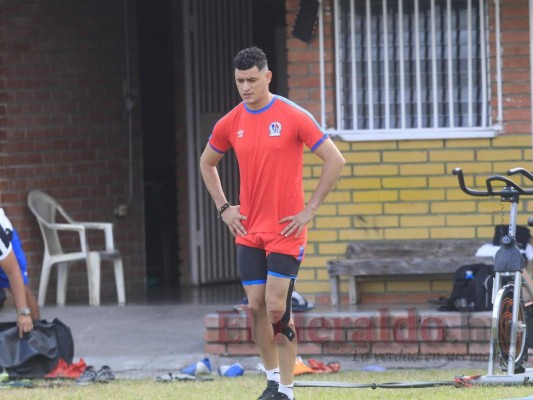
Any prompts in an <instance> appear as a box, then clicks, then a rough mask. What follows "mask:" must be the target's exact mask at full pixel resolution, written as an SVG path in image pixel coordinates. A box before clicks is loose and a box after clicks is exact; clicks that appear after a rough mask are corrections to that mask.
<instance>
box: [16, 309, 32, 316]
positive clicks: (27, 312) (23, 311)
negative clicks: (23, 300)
mask: <svg viewBox="0 0 533 400" xmlns="http://www.w3.org/2000/svg"><path fill="white" fill-rule="evenodd" d="M17 315H31V309H30V308H29V307H23V308H17Z"/></svg>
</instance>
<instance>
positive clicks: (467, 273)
mask: <svg viewBox="0 0 533 400" xmlns="http://www.w3.org/2000/svg"><path fill="white" fill-rule="evenodd" d="M465 279H474V271H472V270H469V269H468V270H466V271H465Z"/></svg>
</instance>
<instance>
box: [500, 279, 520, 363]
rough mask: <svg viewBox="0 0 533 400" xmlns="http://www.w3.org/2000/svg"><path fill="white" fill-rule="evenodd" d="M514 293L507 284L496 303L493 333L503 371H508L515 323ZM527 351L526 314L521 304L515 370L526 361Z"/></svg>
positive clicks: (512, 288) (511, 286) (501, 290)
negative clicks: (513, 324) (512, 330)
mask: <svg viewBox="0 0 533 400" xmlns="http://www.w3.org/2000/svg"><path fill="white" fill-rule="evenodd" d="M513 292H514V285H513V284H507V285H505V286H504V287H502V288H501V289H500V290H499V291H498V294H497V295H496V299H495V301H494V309H493V333H494V335H495V336H494V347H495V354H496V355H497V357H498V358H499V361H500V366H501V368H502V369H503V370H507V369H508V364H509V352H510V349H511V329H512V322H513V303H514V299H513ZM525 350H526V313H525V309H524V304H523V303H522V302H520V305H519V308H518V321H517V332H516V347H515V370H516V368H517V367H519V366H520V365H521V364H522V362H523V361H524V356H525Z"/></svg>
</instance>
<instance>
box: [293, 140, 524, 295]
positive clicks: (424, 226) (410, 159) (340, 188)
mask: <svg viewBox="0 0 533 400" xmlns="http://www.w3.org/2000/svg"><path fill="white" fill-rule="evenodd" d="M336 144H337V146H338V147H339V149H340V150H341V152H342V153H343V155H344V157H345V158H346V166H345V168H344V170H343V172H342V175H341V177H340V179H339V181H338V182H337V185H336V187H335V189H334V190H333V192H332V193H331V194H330V195H329V197H328V198H327V199H326V201H325V202H324V204H323V205H322V207H321V208H320V209H319V211H318V214H317V215H316V218H315V219H314V220H313V221H312V222H311V224H310V225H309V238H308V246H307V249H306V258H305V260H304V262H303V264H302V267H301V272H300V274H299V278H298V282H297V286H296V288H297V290H298V291H300V292H302V293H305V294H306V295H307V296H308V297H311V298H313V296H315V298H320V297H323V298H327V296H329V280H328V274H327V270H326V264H327V261H328V260H330V259H336V258H339V257H342V256H343V255H344V252H345V249H346V244H347V243H348V242H349V241H357V240H398V239H405V240H407V239H453V238H464V239H474V238H478V239H487V240H490V239H492V235H493V233H494V225H496V224H499V223H501V221H502V220H501V218H502V209H503V212H504V214H503V218H504V222H505V223H507V220H508V215H507V214H508V211H509V203H503V205H502V204H500V200H499V198H479V197H476V198H474V197H469V196H467V195H466V194H464V193H463V192H462V191H461V190H460V189H459V186H458V183H457V178H456V177H455V176H453V175H452V174H451V172H452V170H453V169H454V168H456V167H461V168H462V169H463V171H464V173H465V179H466V182H467V184H468V185H469V186H471V187H477V188H478V189H482V188H484V185H485V179H486V178H487V177H488V176H490V175H494V174H501V175H505V173H506V171H507V170H508V169H510V168H515V167H524V168H526V169H529V170H531V169H533V166H532V161H531V147H532V138H531V135H525V134H517V135H509V134H506V135H501V136H499V137H496V138H494V139H467V140H459V139H453V140H420V141H390V142H339V141H336ZM305 166H306V167H305V171H304V173H305V177H304V179H305V190H306V197H307V198H309V197H310V196H311V193H312V191H313V189H314V188H315V186H316V184H317V181H318V177H319V176H320V170H321V161H320V160H319V159H318V157H316V156H315V155H313V154H311V153H308V154H306V155H305ZM513 179H514V180H516V182H517V183H519V184H526V182H524V181H523V180H522V179H521V178H516V177H513ZM522 211H523V213H522V214H519V216H518V220H517V222H518V224H522V225H525V224H527V218H528V212H529V213H531V214H533V199H532V200H529V199H527V198H525V197H524V198H522V199H521V200H520V204H519V212H522ZM341 287H342V288H343V290H344V291H346V290H347V285H346V283H345V282H344V283H343V285H342V286H341ZM413 288H414V289H413ZM361 289H362V292H363V293H365V291H369V292H380V291H381V292H383V291H390V290H393V291H396V292H402V291H407V290H408V289H409V290H411V291H417V290H429V291H432V290H434V291H436V292H438V291H441V292H442V291H444V292H446V291H448V290H449V289H451V284H449V283H447V282H426V283H423V282H417V284H416V285H413V284H408V283H407V282H398V283H393V282H387V283H376V282H366V283H363V284H362V288H361Z"/></svg>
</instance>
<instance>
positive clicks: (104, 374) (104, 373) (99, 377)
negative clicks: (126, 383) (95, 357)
mask: <svg viewBox="0 0 533 400" xmlns="http://www.w3.org/2000/svg"><path fill="white" fill-rule="evenodd" d="M113 380H115V373H114V372H113V371H111V368H109V367H108V366H107V365H104V366H103V367H102V368H100V371H98V373H97V374H96V379H95V381H96V382H108V381H113Z"/></svg>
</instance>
